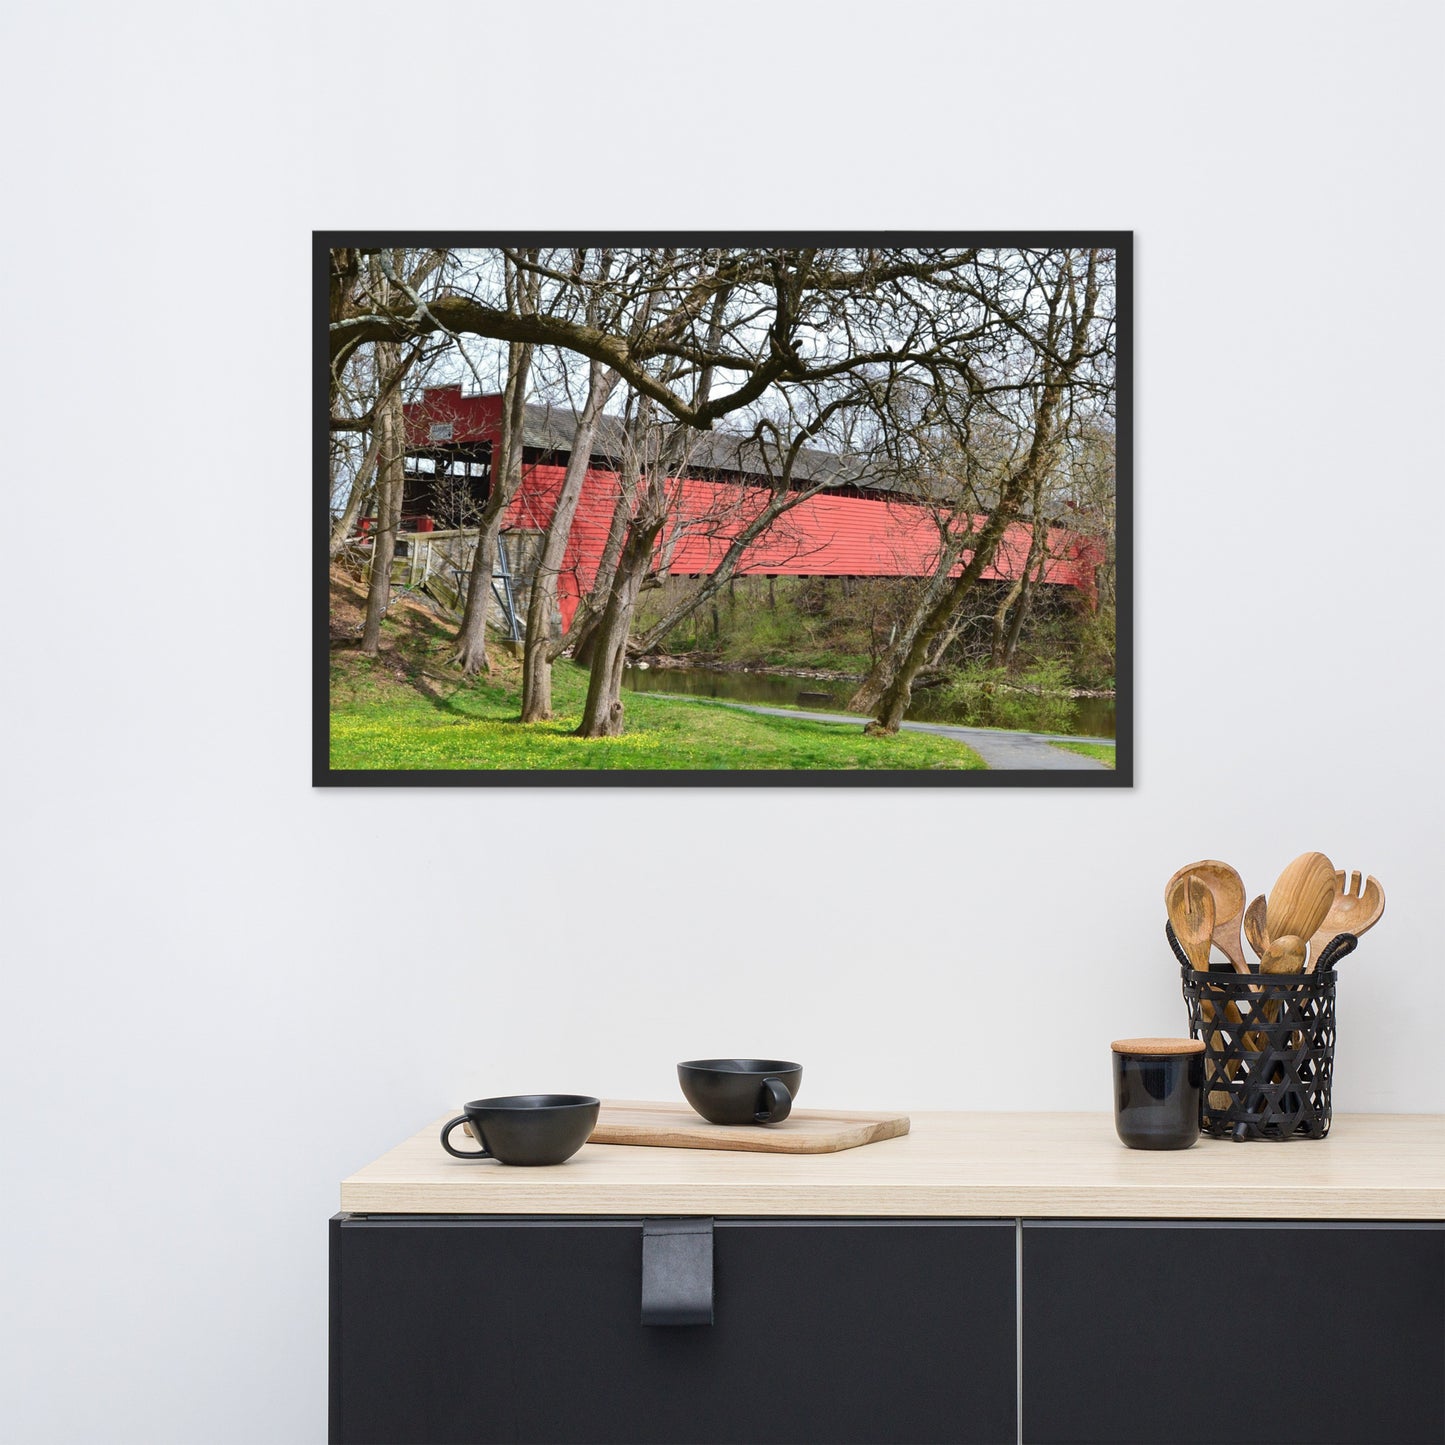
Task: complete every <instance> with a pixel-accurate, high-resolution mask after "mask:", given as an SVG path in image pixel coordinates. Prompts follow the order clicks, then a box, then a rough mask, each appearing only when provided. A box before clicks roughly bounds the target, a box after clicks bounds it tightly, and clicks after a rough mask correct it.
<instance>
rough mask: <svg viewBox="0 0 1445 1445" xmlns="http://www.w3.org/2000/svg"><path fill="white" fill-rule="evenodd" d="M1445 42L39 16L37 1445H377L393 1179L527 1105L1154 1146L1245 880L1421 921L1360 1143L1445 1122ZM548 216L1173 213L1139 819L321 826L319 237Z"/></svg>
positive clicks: (15, 470)
mask: <svg viewBox="0 0 1445 1445" xmlns="http://www.w3.org/2000/svg"><path fill="white" fill-rule="evenodd" d="M1439 16H1440V11H1439V10H1438V8H1435V7H1425V6H1419V7H1415V6H1406V5H1395V6H1364V5H1338V4H1320V3H1314V4H1307V5H1304V4H1275V5H1270V6H1256V5H1222V4H1216V5H1214V6H1209V7H1204V6H1196V7H1182V6H1161V5H1153V4H1137V5H1131V4H1094V5H1056V4H1033V5H1014V6H1000V5H995V4H987V5H980V6H975V7H970V6H966V5H960V4H949V5H944V4H938V5H908V4H893V5H889V6H883V7H880V6H878V5H877V4H861V3H853V4H841V3H839V4H833V5H829V6H793V7H776V6H772V5H747V4H737V3H734V4H732V5H728V6H718V5H707V6H696V7H694V6H687V7H683V6H681V5H673V4H660V3H659V4H650V5H649V4H636V3H633V4H624V3H613V4H611V5H608V6H593V5H577V6H565V5H559V4H554V5H552V6H550V7H547V9H546V10H545V11H544V10H542V8H541V7H526V6H516V7H505V8H504V7H500V6H485V7H482V6H477V7H472V6H456V7H442V6H432V7H430V8H427V9H423V8H421V7H417V6H402V5H396V6H378V5H374V4H360V3H350V4H346V5H333V6H327V7H324V8H323V7H316V8H314V9H312V8H308V7H305V6H298V5H294V4H293V5H286V6H281V5H274V4H257V3H254V0H252V3H248V4H246V5H235V4H232V5H220V6H209V7H203V6H191V5H180V4H175V5H167V4H161V3H156V0H150V3H146V4H142V5H131V6H123V7H114V6H109V5H105V6H102V5H98V4H94V3H90V4H75V5H72V6H69V7H65V8H63V9H47V10H44V11H42V7H39V6H32V7H28V8H25V9H21V8H20V7H10V8H9V9H8V10H7V11H6V19H5V21H4V24H5V26H6V31H7V36H6V45H5V49H6V50H7V51H8V52H9V54H10V55H11V57H12V65H11V73H10V74H9V75H8V77H7V84H6V93H5V95H4V98H3V101H0V104H3V106H4V123H5V133H6V136H7V140H8V142H9V143H10V146H11V147H15V148H18V151H19V154H18V160H17V161H16V163H15V164H14V166H13V168H11V169H12V175H13V176H14V179H13V180H12V182H11V184H10V185H9V186H7V188H6V192H7V200H8V202H9V204H8V206H7V209H8V212H9V215H10V217H11V219H10V221H9V222H8V223H7V226H6V230H5V232H4V237H3V246H4V253H5V261H4V266H3V269H0V276H3V286H4V288H5V302H4V315H5V317H6V326H5V335H4V340H5V345H4V349H3V353H0V367H3V370H4V386H3V392H0V395H3V396H4V397H5V400H6V413H7V416H6V425H5V435H6V448H5V455H6V456H7V458H8V459H9V462H10V465H9V467H8V468H7V478H6V480H7V485H8V494H9V496H10V497H11V498H12V505H13V504H16V503H18V506H19V511H20V515H21V519H22V524H23V525H24V526H25V527H28V528H34V527H36V526H44V527H46V528H47V529H48V530H47V531H46V532H45V533H37V532H35V531H33V530H29V531H18V532H12V535H11V537H10V539H9V541H8V544H7V546H6V563H5V569H4V576H5V584H6V585H5V588H4V604H5V614H6V618H7V622H8V627H7V646H6V664H7V665H6V667H5V673H6V681H7V683H8V687H7V689H6V691H7V695H8V701H7V703H6V706H5V708H4V711H3V719H0V726H3V728H4V732H5V738H4V754H3V756H4V759H5V763H6V765H7V766H6V785H5V796H6V805H5V833H6V839H5V857H4V861H5V867H4V871H3V879H4V889H5V895H6V901H5V903H4V914H3V916H4V919H5V928H4V933H5V952H6V954H7V955H8V960H9V967H8V969H7V971H6V985H5V991H4V1009H3V1015H0V1068H3V1070H4V1079H5V1086H4V1098H5V1101H6V1107H5V1121H6V1122H5V1129H4V1135H3V1137H4V1155H3V1158H0V1177H3V1181H4V1185H3V1188H4V1219H5V1227H4V1229H3V1236H0V1237H3V1239H4V1245H5V1253H6V1275H5V1283H4V1287H3V1299H4V1309H3V1311H0V1332H3V1337H4V1338H3V1340H0V1346H3V1347H0V1384H3V1388H0V1400H4V1401H5V1404H4V1405H3V1406H0V1409H3V1410H4V1412H5V1414H7V1415H9V1416H10V1417H11V1418H10V1419H9V1421H8V1422H6V1421H4V1420H3V1419H0V1436H3V1437H4V1438H6V1439H8V1440H14V1441H17V1442H117V1445H119V1442H136V1445H142V1442H144V1445H164V1442H176V1445H185V1442H199V1441H207V1442H254V1441H258V1440H266V1441H273V1442H314V1441H319V1440H321V1439H323V1438H324V1424H325V1389H324V1385H325V1363H326V1356H325V1343H326V1334H325V1332H326V1293H325V1244H326V1219H327V1216H328V1215H329V1214H330V1213H331V1212H332V1211H333V1210H334V1208H335V1206H336V1198H337V1182H338V1180H339V1179H340V1178H341V1177H342V1176H343V1175H344V1174H346V1173H348V1172H350V1171H351V1170H352V1169H353V1168H355V1167H357V1166H358V1165H360V1164H362V1163H364V1162H366V1161H367V1160H368V1159H370V1158H372V1157H373V1156H375V1155H376V1154H378V1153H380V1152H381V1151H382V1150H384V1149H386V1148H388V1147H389V1146H390V1145H392V1144H393V1143H395V1142H396V1141H397V1140H399V1139H400V1138H402V1137H403V1136H405V1135H407V1134H409V1133H411V1132H412V1131H413V1130H415V1129H417V1128H419V1127H420V1126H421V1125H422V1124H424V1123H425V1122H426V1121H427V1120H428V1119H430V1118H432V1117H434V1116H436V1115H438V1114H440V1113H442V1112H443V1111H444V1110H446V1109H448V1108H449V1107H451V1106H453V1105H454V1104H456V1103H458V1102H459V1101H461V1100H464V1099H467V1098H472V1097H475V1096H477V1095H479V1094H483V1093H494V1092H504V1091H510V1090H521V1089H529V1088H548V1089H551V1088H556V1089H577V1090H587V1091H593V1092H596V1093H599V1094H603V1095H609V1094H610V1095H614V1096H627V1095H633V1096H649V1095H650V1096H662V1097H666V1096H668V1095H669V1094H670V1092H671V1090H672V1087H673V1079H672V1075H671V1065H672V1063H673V1062H674V1061H675V1060H677V1059H680V1058H685V1057H688V1056H692V1055H696V1054H703V1053H709V1052H713V1051H727V1052H732V1051H738V1050H741V1051H754V1050H755V1051H759V1052H762V1053H771V1052H775V1051H776V1052H781V1053H783V1054H786V1055H794V1056H797V1057H799V1058H801V1059H803V1060H804V1061H805V1062H806V1064H807V1067H808V1082H807V1096H806V1097H807V1099H808V1100H809V1101H810V1102H816V1103H823V1102H828V1103H832V1104H835V1105H840V1106H842V1105H853V1106H866V1105H869V1104H880V1105H905V1106H908V1107H913V1108H927V1107H943V1108H987V1109H1038V1108H1055V1109H1106V1108H1108V1107H1109V1093H1108V1084H1107V1066H1106V1062H1105V1055H1106V1052H1107V1044H1108V1041H1109V1039H1110V1038H1112V1037H1116V1036H1119V1035H1121V1034H1132V1033H1148V1032H1159V1031H1182V1029H1183V1026H1184V1016H1183V1009H1182V1004H1181V1001H1180V998H1179V993H1178V981H1177V973H1176V970H1175V968H1174V966H1173V965H1172V963H1171V961H1170V958H1169V956H1168V954H1167V953H1166V951H1165V949H1164V947H1163V944H1162V940H1161V934H1160V930H1161V928H1162V923H1163V919H1162V914H1161V903H1160V892H1161V888H1162V885H1163V883H1164V880H1165V878H1166V877H1167V876H1168V875H1169V873H1170V872H1171V871H1172V869H1173V868H1174V867H1175V866H1176V865H1177V864H1179V863H1181V862H1183V861H1185V860H1187V859H1189V858H1192V857H1199V856H1216V857H1222V858H1227V859H1231V860H1233V861H1235V862H1236V863H1237V864H1238V865H1239V866H1240V868H1241V869H1242V871H1243V873H1244V876H1245V879H1246V882H1247V884H1248V885H1249V886H1250V888H1251V891H1252V892H1255V891H1264V890H1265V889H1266V888H1267V887H1268V885H1269V883H1270V882H1271V881H1272V880H1273V878H1274V876H1275V873H1276V872H1277V871H1278V869H1279V868H1280V867H1281V866H1282V865H1283V863H1284V862H1285V861H1287V860H1288V859H1289V858H1290V857H1292V856H1293V855H1294V854H1296V853H1298V852H1300V851H1302V850H1304V849H1307V848H1315V847H1319V848H1323V849H1324V850H1325V851H1327V852H1328V853H1330V855H1331V856H1332V857H1333V858H1334V859H1335V860H1336V862H1337V863H1339V864H1340V865H1342V866H1345V867H1351V868H1364V869H1367V870H1369V871H1371V872H1374V873H1376V874H1378V875H1379V876H1380V877H1381V878H1382V879H1383V880H1384V882H1385V884H1386V886H1387V887H1388V889H1389V895H1390V900H1391V910H1390V913H1389V914H1388V915H1387V917H1386V919H1385V922H1384V923H1383V924H1382V925H1381V927H1380V928H1379V929H1378V930H1377V931H1376V932H1375V933H1374V934H1373V935H1372V936H1371V937H1370V938H1369V939H1368V940H1367V941H1366V943H1365V945H1364V946H1363V947H1362V949H1361V951H1360V954H1359V955H1358V957H1357V958H1354V959H1351V960H1349V961H1348V962H1347V963H1346V964H1345V965H1344V966H1343V968H1342V982H1341V986H1340V1016H1341V1023H1340V1038H1339V1061H1338V1087H1337V1107H1338V1108H1340V1109H1341V1110H1433V1111H1439V1110H1442V1109H1445V1077H1442V1074H1441V1071H1440V1069H1439V1068H1438V1067H1437V1066H1436V1063H1435V1060H1436V1058H1437V1053H1436V1050H1437V1048H1438V1040H1439V1036H1440V1033H1439V1022H1438V1019H1437V1017H1436V1008H1437V1000H1438V998H1439V992H1440V991H1439V985H1438V982H1437V980H1438V978H1439V976H1440V975H1439V969H1440V956H1439V949H1438V945H1437V944H1436V941H1435V933H1436V929H1437V928H1438V924H1439V920H1438V918H1437V916H1436V915H1435V913H1434V908H1435V907H1436V906H1437V903H1438V900H1439V897H1440V891H1441V890H1440V877H1441V866H1442V862H1445V859H1442V855H1441V848H1440V833H1439V825H1438V819H1437V807H1438V803H1439V800H1440V796H1441V781H1442V772H1445V765H1442V750H1441V747H1440V744H1439V742H1438V740H1437V736H1436V734H1437V730H1438V724H1439V718H1440V715H1441V705H1442V701H1445V697H1442V688H1441V685H1440V679H1439V631H1440V620H1441V604H1440V596H1441V592H1440V582H1439V579H1438V576H1437V575H1436V574H1437V567H1438V556H1437V550H1438V549H1437V548H1436V547H1435V546H1434V545H1433V544H1434V541H1435V535H1434V534H1435V531H1436V529H1437V527H1438V512H1439V501H1438V485H1439V481H1440V383H1441V365H1440V354H1439V346H1440V337H1441V320H1442V317H1441V305H1440V288H1439V284H1438V271H1439V254H1440V250H1441V244H1442V235H1441V227H1440V203H1439V179H1438V170H1437V166H1438V152H1439V141H1440V127H1439V121H1440V111H1439V107H1438V104H1437V102H1436V101H1435V100H1433V99H1431V98H1429V97H1431V96H1432V95H1433V94H1435V93H1436V92H1437V90H1438V87H1437V85H1436V82H1437V80H1438V76H1437V75H1436V73H1435V69H1436V65H1437V63H1438V54H1439V41H1440V38H1441V36H1440V30H1441V25H1440V21H1439ZM813 30H816V31H817V32H818V33H816V34H814V33H810V31H813ZM678 51H683V52H684V53H685V54H686V55H687V64H686V67H685V69H683V70H681V71H678V70H676V68H675V67H673V66H671V65H669V64H668V63H667V62H666V56H667V54H668V53H669V52H671V53H677V52H678ZM533 77H535V78H536V79H537V80H538V81H539V82H545V84H546V91H547V93H546V103H545V104H535V103H532V100H531V99H529V96H528V81H529V80H530V79H531V78H533ZM780 97H781V98H782V99H783V101H784V104H783V108H782V110H781V113H778V112H775V111H774V109H773V107H774V106H775V104H776V103H777V102H778V100H779V98H780ZM412 99H414V100H415V103H416V109H415V111H414V112H413V111H411V110H410V107H409V101H410V100H412ZM699 102H702V103H701V105H700V104H699ZM398 117H399V118H400V120H401V124H400V125H397V123H396V122H397V118H398ZM413 117H414V118H413ZM637 122H641V123H642V124H643V126H644V134H645V137H646V141H645V147H646V148H645V149H644V150H643V152H642V153H641V154H639V153H637V152H635V151H634V150H632V149H630V148H629V141H628V131H629V128H630V127H631V126H632V125H633V124H634V123H637ZM608 137H610V139H608ZM599 138H601V139H599ZM508 142H515V144H514V145H511V146H510V147H509V145H508ZM569 162H575V174H569V172H568V164H569ZM383 180H384V181H385V182H387V183H388V184H391V185H393V186H394V193H393V194H392V195H389V194H387V192H386V191H384V190H382V189H380V183H381V182H382V181H383ZM523 223H526V224H535V225H545V226H564V225H573V226H581V225H598V224H608V225H612V226H652V227H662V226H679V225H685V226H714V227H720V226H726V227H787V226H801V225H809V226H818V227H844V228H846V227H850V226H851V227H855V228H856V227H866V228H870V229H872V228H877V227H882V226H890V227H912V228H932V227H936V228H947V227H1017V226H1021V225H1033V226H1056V227H1068V226H1074V227H1084V226H1090V227H1101V228H1102V227H1119V228H1129V227H1132V228H1134V229H1135V230H1136V232H1137V238H1138V239H1137V261H1138V289H1137V317H1138V324H1137V358H1138V384H1137V415H1138V426H1137V432H1136V436H1137V511H1136V516H1137V546H1136V554H1135V561H1136V571H1135V576H1136V579H1137V592H1138V609H1137V612H1138V616H1137V626H1136V648H1137V671H1138V699H1137V704H1136V708H1137V720H1138V737H1139V751H1138V785H1137V787H1135V788H1134V789H1133V791H1131V792H1119V793H1087V794H1085V793H1079V792H1071V791H1066V790H1058V791H1053V790H1027V791H1017V792H1012V791H980V792H967V791H946V790H938V791H898V792H891V791H871V790H869V791H858V790H852V789H839V790H837V791H821V792H820V791H816V790H811V789H810V790H806V791H801V790H800V791H772V790H764V791H757V792H753V791H749V790H747V789H742V788H739V789H735V790H726V791H707V792H686V791H679V792H673V791H658V790H654V789H648V790H638V791H613V790H610V789H608V790H599V791H585V790H578V791H552V790H547V791H536V792H529V791H525V790H516V791H495V792H489V791H429V790H426V789H421V788H418V789H415V790H406V791H372V790H357V791H312V790H311V788H310V784H309V754H310V742H309V689H310V635H311V628H310V621H309V611H308V609H309V604H310V578H309V568H310V542H309V534H308V519H309V509H310V503H309V493H310V485H311V479H310V442H309V436H310V399H311V386H310V378H309V369H308V368H309V358H310V350H311V332H310V315H311V313H310V277H309V271H308V258H309V239H310V238H309V233H310V231H311V229H312V228H313V227H316V226H323V227H335V226H343V225H355V224H374V225H380V224H389V225H394V226H410V227H416V226H422V225H429V226H448V227H457V228H485V227H502V226H515V225H519V224H523ZM288 518H289V519H292V521H293V523H294V525H292V526H289V527H288V525H287V524H286V519H288ZM164 524H169V525H168V526H164ZM163 526H164V529H163V530H162V528H163ZM157 542H159V543H160V545H159V546H158V547H157V548H156V549H155V550H153V551H152V552H151V553H150V558H151V560H150V562H149V564H148V565H147V567H146V569H145V571H144V572H141V571H140V570H139V569H135V568H132V567H129V566H122V565H121V564H120V559H122V558H124V557H125V555H126V553H127V551H128V549H129V548H131V547H132V545H139V546H151V545H153V544H155V543H157ZM170 542H174V544H175V546H174V550H172V548H171V546H170V545H169V543H170ZM536 856H542V857H545V858H547V859H549V860H550V862H549V866H548V868H547V869H546V872H545V876H537V875H535V874H534V873H533V872H531V871H530V870H529V869H528V867H526V866H525V865H524V863H523V860H524V859H526V858H528V857H536ZM422 920H425V921H426V924H427V927H426V930H425V932H426V936H427V937H428V939H429V940H430V942H431V947H430V948H429V949H428V950H427V951H425V952H422V951H420V950H418V948H417V947H416V939H417V936H418V933H419V932H420V930H419V929H418V927H417V925H418V923H419V922H421V921H422ZM604 921H605V922H604ZM538 922H540V924H541V928H540V932H537V931H535V925H536V924H537V923H538Z"/></svg>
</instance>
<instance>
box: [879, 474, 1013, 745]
mask: <svg viewBox="0 0 1445 1445" xmlns="http://www.w3.org/2000/svg"><path fill="white" fill-rule="evenodd" d="M1022 503H1023V498H1022V497H1021V496H1017V495H1016V496H1013V497H1012V498H1010V497H1009V495H1008V493H1007V492H1005V495H1004V498H1003V500H1001V501H1000V503H999V505H998V506H997V507H996V508H994V512H993V515H992V516H991V517H990V518H989V519H988V522H987V523H986V524H985V525H984V529H983V531H982V532H980V533H979V534H978V539H977V541H976V543H975V545H974V553H973V556H972V557H971V558H970V559H969V563H968V566H967V567H965V568H964V569H963V571H962V573H960V574H959V576H958V577H956V578H953V579H951V585H950V586H949V587H948V588H946V589H945V590H944V592H943V594H942V596H941V597H940V598H939V600H938V601H937V602H935V603H934V605H933V607H932V609H931V610H929V611H928V612H926V613H923V614H922V615H920V614H919V613H915V615H914V616H915V619H916V625H915V626H914V628H913V636H912V639H911V641H910V642H908V644H907V646H906V648H900V649H899V651H900V654H901V655H900V657H899V662H898V665H897V667H896V668H895V670H894V673H893V680H892V681H891V682H890V683H889V684H888V686H887V687H886V688H884V690H883V694H882V696H881V697H880V698H879V699H878V703H877V707H876V709H874V713H875V717H874V721H873V722H871V723H870V724H869V725H868V729H867V730H868V731H869V732H870V733H873V734H890V735H891V734H893V733H896V732H897V731H898V728H899V724H901V723H902V721H903V718H904V714H906V713H907V711H908V704H909V703H910V702H911V701H912V700H913V679H914V678H915V677H917V676H918V673H919V669H920V668H922V666H923V664H924V662H925V661H926V660H927V658H928V651H929V648H930V647H931V645H932V643H933V640H934V638H936V637H937V636H938V634H939V633H940V632H941V631H942V630H943V628H944V627H945V626H946V625H947V623H948V619H949V618H950V617H951V616H952V615H953V614H954V612H955V611H956V610H957V609H958V608H959V607H960V606H961V605H962V603H963V600H964V598H965V597H967V596H968V594H969V593H970V592H971V591H972V590H973V588H974V584H975V583H977V581H978V579H979V578H980V577H981V576H982V575H983V572H984V569H985V568H986V567H987V566H988V564H989V563H990V562H992V561H993V554H994V553H995V552H996V551H997V550H998V544H999V541H1000V540H1001V538H1002V537H1003V534H1004V532H1005V530H1006V529H1007V528H1008V526H1009V524H1010V523H1011V522H1012V521H1013V519H1014V517H1015V515H1016V514H1017V512H1018V510H1019V507H1020V506H1021V505H1022Z"/></svg>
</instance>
